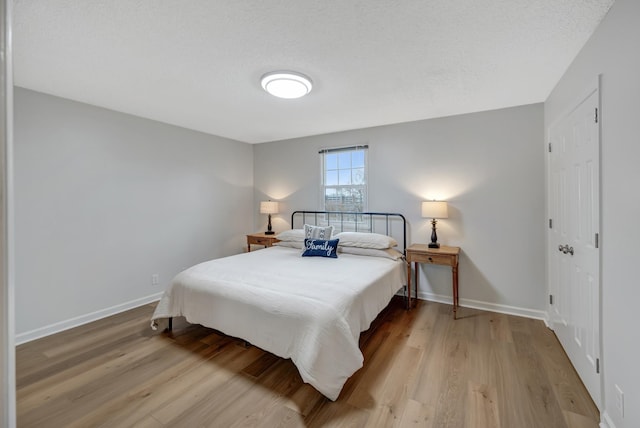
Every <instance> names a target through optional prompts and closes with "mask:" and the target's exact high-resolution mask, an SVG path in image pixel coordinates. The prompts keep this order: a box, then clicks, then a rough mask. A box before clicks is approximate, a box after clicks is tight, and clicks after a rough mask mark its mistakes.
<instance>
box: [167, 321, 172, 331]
mask: <svg viewBox="0 0 640 428" xmlns="http://www.w3.org/2000/svg"><path fill="white" fill-rule="evenodd" d="M171 330H173V318H169V327H167V331H171Z"/></svg>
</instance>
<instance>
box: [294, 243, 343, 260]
mask: <svg viewBox="0 0 640 428" xmlns="http://www.w3.org/2000/svg"><path fill="white" fill-rule="evenodd" d="M338 241H339V239H331V240H326V239H305V240H304V247H303V249H304V252H303V253H302V257H331V258H333V259H336V258H338V252H337V251H338Z"/></svg>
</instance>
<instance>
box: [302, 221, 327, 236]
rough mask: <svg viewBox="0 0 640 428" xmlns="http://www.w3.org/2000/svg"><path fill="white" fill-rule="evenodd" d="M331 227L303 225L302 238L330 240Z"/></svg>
mask: <svg viewBox="0 0 640 428" xmlns="http://www.w3.org/2000/svg"><path fill="white" fill-rule="evenodd" d="M332 233H333V226H313V225H310V224H305V225H304V237H305V238H307V239H331V234H332Z"/></svg>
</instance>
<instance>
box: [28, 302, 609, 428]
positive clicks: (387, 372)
mask: <svg viewBox="0 0 640 428" xmlns="http://www.w3.org/2000/svg"><path fill="white" fill-rule="evenodd" d="M154 306H155V304H152V305H146V306H142V307H140V308H137V309H133V310H130V311H128V312H125V313H122V314H119V315H115V316H113V317H109V318H106V319H103V320H100V321H97V322H94V323H91V324H88V325H85V326H82V327H78V328H75V329H72V330H68V331H65V332H62V333H59V334H56V335H53V336H49V337H47V338H43V339H40V340H37V341H33V342H30V343H27V344H24V345H21V346H19V347H18V348H17V350H16V359H17V385H18V390H17V394H18V409H17V411H18V426H19V427H132V426H136V427H199V426H201V427H282V428H289V427H332V426H334V427H425V428H428V427H433V428H442V427H465V428H472V427H487V428H489V427H501V428H529V427H531V428H533V427H541V428H577V427H586V428H589V427H593V428H596V427H598V420H599V413H598V410H597V408H596V407H595V406H594V404H593V402H592V401H591V399H590V398H589V395H588V393H587V391H586V390H585V388H584V386H583V385H582V383H581V382H580V379H579V378H578V376H577V375H576V373H575V371H574V370H573V367H572V366H571V364H570V363H569V361H568V359H567V357H566V355H565V353H564V352H563V350H562V348H561V347H560V344H559V343H558V341H557V339H556V337H555V335H554V334H553V332H552V331H550V330H549V329H547V328H546V327H545V326H544V324H543V323H542V322H541V321H536V320H531V319H526V318H520V317H515V316H509V315H502V314H496V313H491V312H483V311H478V310H473V309H469V308H461V309H460V311H459V314H460V318H459V319H458V320H456V321H454V320H453V318H452V316H451V306H449V305H442V304H438V303H432V302H424V301H419V302H418V306H417V307H416V309H414V310H412V311H410V312H406V311H405V310H404V309H403V305H402V301H401V300H400V299H394V300H393V301H392V302H391V304H390V305H389V307H388V308H387V309H385V311H383V313H382V314H381V315H380V316H379V317H378V319H377V320H376V321H375V322H374V325H373V327H372V328H371V329H369V330H368V331H366V332H364V333H362V335H361V340H360V344H361V349H362V351H363V354H364V356H365V363H364V367H363V368H362V369H360V370H359V371H358V372H356V373H355V374H354V375H353V376H352V377H351V378H350V379H349V381H348V382H347V384H346V385H345V387H344V389H343V391H342V393H341V395H340V397H339V399H338V400H337V401H335V402H332V401H330V400H328V399H326V398H325V397H323V396H322V395H321V394H320V393H318V392H317V391H316V390H315V389H314V388H313V387H311V386H309V385H307V384H304V383H303V382H302V380H301V378H300V376H299V374H298V372H297V370H296V368H295V366H294V365H293V363H292V362H291V361H290V360H284V359H282V358H278V357H275V356H273V355H271V354H269V353H267V352H264V351H262V350H260V349H258V348H256V347H253V346H250V345H245V343H244V342H243V341H241V340H238V339H234V338H230V337H227V336H224V335H222V334H220V333H218V332H216V331H214V330H211V329H208V328H205V327H202V326H198V325H189V324H188V323H186V322H185V321H184V320H181V319H177V320H174V330H173V332H170V333H167V332H159V331H153V330H151V328H150V327H149V319H150V316H151V314H152V312H153V309H154Z"/></svg>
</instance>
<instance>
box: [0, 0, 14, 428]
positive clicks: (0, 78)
mask: <svg viewBox="0 0 640 428" xmlns="http://www.w3.org/2000/svg"><path fill="white" fill-rule="evenodd" d="M11 7H12V1H11V0H0V20H1V21H2V25H1V26H0V28H1V29H2V31H1V32H0V53H2V55H0V64H1V67H0V125H2V126H1V128H2V132H0V183H1V185H0V385H1V386H0V388H2V389H1V390H0V426H5V427H9V428H14V427H15V426H16V381H15V379H16V371H15V325H14V320H15V316H14V308H15V305H14V281H13V275H14V272H13V213H12V209H13V63H12V49H11V42H12V38H11V34H12V33H11V14H12V8H11Z"/></svg>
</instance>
